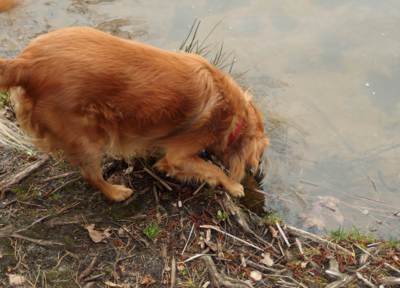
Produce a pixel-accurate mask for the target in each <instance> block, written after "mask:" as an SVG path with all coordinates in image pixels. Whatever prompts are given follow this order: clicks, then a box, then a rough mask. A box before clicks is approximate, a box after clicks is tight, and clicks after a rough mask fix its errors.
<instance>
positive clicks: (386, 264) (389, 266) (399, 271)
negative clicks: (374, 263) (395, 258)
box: [383, 263, 400, 274]
mask: <svg viewBox="0 0 400 288" xmlns="http://www.w3.org/2000/svg"><path fill="white" fill-rule="evenodd" d="M383 265H385V266H386V267H388V268H389V269H392V270H393V271H395V272H397V273H398V274H400V270H399V269H397V268H396V267H393V266H392V265H390V264H389V263H383Z"/></svg>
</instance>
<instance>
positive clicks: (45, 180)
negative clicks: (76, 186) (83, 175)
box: [40, 171, 78, 183]
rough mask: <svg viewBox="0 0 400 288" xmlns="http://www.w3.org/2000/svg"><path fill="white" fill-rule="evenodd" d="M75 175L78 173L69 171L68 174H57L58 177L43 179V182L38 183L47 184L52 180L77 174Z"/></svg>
mask: <svg viewBox="0 0 400 288" xmlns="http://www.w3.org/2000/svg"><path fill="white" fill-rule="evenodd" d="M77 173H78V172H77V171H70V172H66V173H63V174H59V175H55V176H51V177H47V178H45V179H43V180H42V181H40V182H41V183H46V182H49V181H52V180H56V179H60V178H65V177H68V176H71V175H74V174H77Z"/></svg>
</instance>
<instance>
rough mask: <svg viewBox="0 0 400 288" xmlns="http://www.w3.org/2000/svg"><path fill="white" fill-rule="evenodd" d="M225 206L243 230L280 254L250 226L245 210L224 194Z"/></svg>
mask: <svg viewBox="0 0 400 288" xmlns="http://www.w3.org/2000/svg"><path fill="white" fill-rule="evenodd" d="M223 204H224V206H225V209H226V210H228V211H229V213H230V214H231V215H232V216H233V217H234V219H235V220H236V222H237V223H238V224H239V225H240V227H242V229H243V230H244V231H245V232H247V233H249V234H250V235H252V236H253V237H254V238H256V239H257V240H258V241H259V242H261V243H262V244H264V245H267V246H268V247H269V248H271V249H273V250H274V251H275V252H278V250H276V248H275V247H274V246H273V245H272V244H271V243H269V242H267V241H265V240H264V239H263V238H261V237H260V236H259V235H257V234H256V233H255V232H254V231H253V230H252V229H251V228H250V226H249V223H248V215H246V214H245V213H244V212H243V210H242V209H241V208H240V207H239V206H237V205H236V204H235V202H234V201H233V200H232V199H231V197H230V196H229V195H228V194H227V193H224V197H223Z"/></svg>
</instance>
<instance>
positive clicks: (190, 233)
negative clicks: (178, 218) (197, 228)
mask: <svg viewBox="0 0 400 288" xmlns="http://www.w3.org/2000/svg"><path fill="white" fill-rule="evenodd" d="M193 229H194V223H193V224H192V228H191V229H190V232H189V237H188V239H187V241H186V244H185V247H183V250H182V252H181V255H183V253H185V250H186V247H187V246H188V244H189V240H190V238H191V237H192V233H193Z"/></svg>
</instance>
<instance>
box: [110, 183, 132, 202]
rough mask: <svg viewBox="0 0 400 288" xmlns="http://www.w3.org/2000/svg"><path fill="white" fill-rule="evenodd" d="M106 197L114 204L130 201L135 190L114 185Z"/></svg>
mask: <svg viewBox="0 0 400 288" xmlns="http://www.w3.org/2000/svg"><path fill="white" fill-rule="evenodd" d="M107 192H108V193H107V194H105V196H106V197H107V198H108V199H109V200H111V201H114V202H121V201H124V200H126V199H128V198H129V197H130V196H131V195H132V194H133V190H132V189H129V188H127V187H125V186H122V185H112V189H110V191H107Z"/></svg>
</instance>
